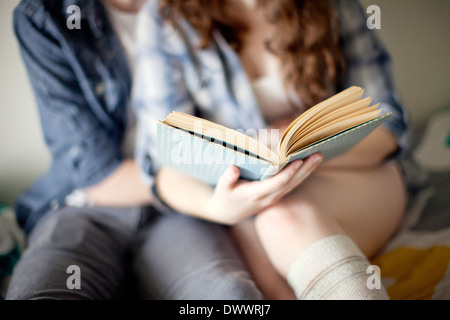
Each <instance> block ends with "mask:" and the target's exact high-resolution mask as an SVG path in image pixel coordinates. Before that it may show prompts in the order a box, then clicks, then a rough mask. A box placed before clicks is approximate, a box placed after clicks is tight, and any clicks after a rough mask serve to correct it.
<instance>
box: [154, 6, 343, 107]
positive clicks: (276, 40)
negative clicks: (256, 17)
mask: <svg viewBox="0 0 450 320" xmlns="http://www.w3.org/2000/svg"><path fill="white" fill-rule="evenodd" d="M226 3H227V1H223V0H163V1H162V2H161V14H162V15H163V17H164V18H165V19H166V20H168V21H170V22H171V23H173V24H174V25H176V20H177V18H178V16H179V15H181V16H183V17H184V18H185V19H186V20H187V21H188V22H189V23H190V24H191V25H192V26H193V27H194V29H195V30H196V31H197V32H198V34H199V35H200V38H201V39H202V42H201V48H206V47H207V46H208V45H209V44H210V43H211V42H212V41H213V31H214V30H219V31H220V32H221V33H222V34H223V36H224V37H225V39H227V41H228V42H229V43H230V45H231V46H232V47H233V48H234V49H235V50H237V51H239V49H240V47H241V37H242V34H243V33H245V31H246V27H245V25H243V24H241V23H239V22H238V21H233V20H232V19H231V18H229V17H224V14H225V12H226V10H225V6H226ZM258 7H259V8H260V9H262V10H264V14H265V18H266V19H267V21H268V22H269V23H271V24H273V25H274V26H275V35H274V37H273V39H269V40H268V41H267V42H266V47H267V49H268V50H270V51H271V52H273V53H274V54H275V55H276V56H278V57H279V59H280V60H281V61H283V64H282V68H283V70H282V72H283V75H284V84H285V87H290V88H294V90H295V91H296V92H297V93H298V94H299V96H300V97H301V98H302V100H303V101H304V103H305V104H306V106H307V107H311V106H313V105H314V104H316V103H318V102H320V101H321V100H323V99H325V98H327V97H328V96H330V95H331V94H332V93H333V92H332V90H333V86H335V85H336V84H337V81H338V77H339V75H340V74H341V73H342V72H343V71H344V69H345V61H344V58H343V54H342V51H341V48H340V45H339V25H338V19H337V16H336V14H335V11H334V10H333V8H331V6H330V4H329V3H328V1H327V0H258Z"/></svg>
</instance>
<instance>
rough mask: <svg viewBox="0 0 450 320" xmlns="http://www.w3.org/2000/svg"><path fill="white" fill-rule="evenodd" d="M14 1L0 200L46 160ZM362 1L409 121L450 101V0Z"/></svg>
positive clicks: (6, 23)
mask: <svg viewBox="0 0 450 320" xmlns="http://www.w3.org/2000/svg"><path fill="white" fill-rule="evenodd" d="M18 2H19V1H18V0H1V1H0V34H1V51H0V70H1V77H0V203H1V202H7V203H11V202H12V201H13V199H14V198H15V196H16V195H17V194H18V193H19V192H21V191H22V190H23V189H24V188H26V187H27V186H28V185H29V184H30V183H31V182H32V181H33V180H34V179H36V178H37V177H38V176H39V175H40V174H42V173H43V172H44V171H45V170H46V168H47V167H48V165H49V163H50V158H49V155H48V152H47V151H46V149H45V146H44V143H43V139H42V134H41V129H40V127H39V121H38V115H37V111H36V107H35V102H34V98H33V96H32V92H31V88H30V85H29V82H28V79H27V76H26V73H25V70H24V68H23V66H22V62H21V59H20V56H19V52H18V49H17V44H16V41H15V38H14V35H13V32H12V27H11V24H12V11H13V8H14V6H15V5H16V4H17V3H18ZM362 3H363V5H364V7H367V6H369V5H370V4H377V5H379V6H380V8H381V27H382V29H381V30H380V31H378V33H379V35H380V37H381V38H382V40H384V42H385V44H386V46H387V47H388V49H389V50H390V52H391V55H392V57H393V61H394V72H395V81H396V83H397V87H398V90H399V93H400V95H401V96H402V99H403V101H404V104H405V106H406V107H407V108H408V110H409V111H410V113H411V115H412V120H413V121H414V123H415V124H419V123H423V121H425V120H426V119H427V117H428V116H429V115H430V114H431V113H432V112H433V111H434V110H436V109H439V108H442V107H444V106H448V105H450V90H449V85H450V63H449V58H450V38H449V30H450V23H449V18H450V16H449V12H450V1H448V0H431V1H430V0H429V1H426V0H373V1H369V0H362Z"/></svg>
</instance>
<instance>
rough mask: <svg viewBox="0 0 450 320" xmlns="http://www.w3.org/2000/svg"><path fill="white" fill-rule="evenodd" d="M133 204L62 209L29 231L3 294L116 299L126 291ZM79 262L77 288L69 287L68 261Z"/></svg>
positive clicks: (134, 212) (11, 296)
mask: <svg viewBox="0 0 450 320" xmlns="http://www.w3.org/2000/svg"><path fill="white" fill-rule="evenodd" d="M138 210H139V209H138V208H134V209H121V210H114V209H87V208H86V209H85V208H83V209H76V208H65V209H62V210H60V211H57V212H54V213H51V214H49V215H48V216H47V217H45V218H44V220H42V221H41V222H40V223H39V224H38V225H37V226H36V228H35V229H34V230H33V232H32V233H31V235H30V237H29V241H28V247H27V249H26V250H25V252H24V254H23V256H22V257H21V260H20V261H19V263H18V265H17V267H16V268H15V270H14V274H13V277H12V279H11V283H10V286H9V290H8V295H7V299H27V300H28V299H96V300H98V299H118V298H121V297H122V295H123V294H124V293H125V287H124V283H126V281H125V278H126V275H127V273H126V268H125V267H124V266H125V261H127V254H128V253H127V252H128V248H129V243H130V242H131V236H132V234H133V228H134V225H135V224H136V223H137V221H138V218H139V212H138ZM73 265H75V266H78V267H79V271H80V280H81V281H80V283H81V289H69V288H68V286H67V280H68V278H69V277H70V276H71V273H70V274H68V273H67V269H68V267H69V266H73Z"/></svg>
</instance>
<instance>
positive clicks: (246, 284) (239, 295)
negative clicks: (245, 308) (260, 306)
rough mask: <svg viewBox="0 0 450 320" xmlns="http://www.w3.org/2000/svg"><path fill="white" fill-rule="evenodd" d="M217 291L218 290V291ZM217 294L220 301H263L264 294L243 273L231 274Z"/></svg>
mask: <svg viewBox="0 0 450 320" xmlns="http://www.w3.org/2000/svg"><path fill="white" fill-rule="evenodd" d="M216 290H217V289H216ZM216 292H218V293H219V296H218V297H217V299H218V300H262V299H263V296H262V293H261V292H260V291H259V289H258V287H257V286H256V284H255V282H254V281H253V280H252V279H250V277H247V276H243V274H242V273H236V274H230V275H228V277H227V279H224V281H223V282H222V286H221V288H220V289H219V290H217V291H216Z"/></svg>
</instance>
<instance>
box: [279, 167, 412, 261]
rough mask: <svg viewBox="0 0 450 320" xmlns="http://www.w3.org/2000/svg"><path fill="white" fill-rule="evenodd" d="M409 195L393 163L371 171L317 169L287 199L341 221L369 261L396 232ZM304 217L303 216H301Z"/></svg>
mask: <svg viewBox="0 0 450 320" xmlns="http://www.w3.org/2000/svg"><path fill="white" fill-rule="evenodd" d="M406 202H407V193H406V188H405V185H404V182H403V178H402V175H401V173H400V170H399V169H398V167H397V164H396V163H395V162H394V161H391V162H388V163H386V164H384V165H382V166H380V167H378V168H375V169H372V170H338V169H327V168H324V169H323V170H318V171H317V173H316V174H314V175H313V176H311V177H310V178H309V179H307V180H306V181H305V183H304V184H302V185H301V186H300V187H299V188H298V189H297V190H295V192H293V193H292V194H290V195H289V196H288V197H287V198H286V199H285V205H286V206H291V207H293V208H296V206H298V205H299V204H300V208H303V207H304V206H303V205H302V204H307V207H311V208H313V211H314V213H315V214H320V215H325V216H327V217H331V218H333V219H334V220H336V221H337V222H338V224H339V225H340V226H341V227H342V229H343V230H344V231H345V233H347V235H349V236H350V237H351V238H352V239H353V240H354V241H355V242H356V244H357V245H358V246H359V247H360V248H361V250H362V251H363V252H364V253H365V254H366V255H367V256H368V257H369V258H370V257H372V256H373V255H374V254H375V253H376V252H377V251H378V250H379V249H380V248H381V246H383V244H384V243H385V242H386V241H387V240H388V239H389V237H391V236H392V234H393V233H394V232H395V230H396V228H397V226H398V224H399V223H400V220H401V218H402V217H403V213H404V211H405V208H406ZM300 214H301V213H300Z"/></svg>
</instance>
